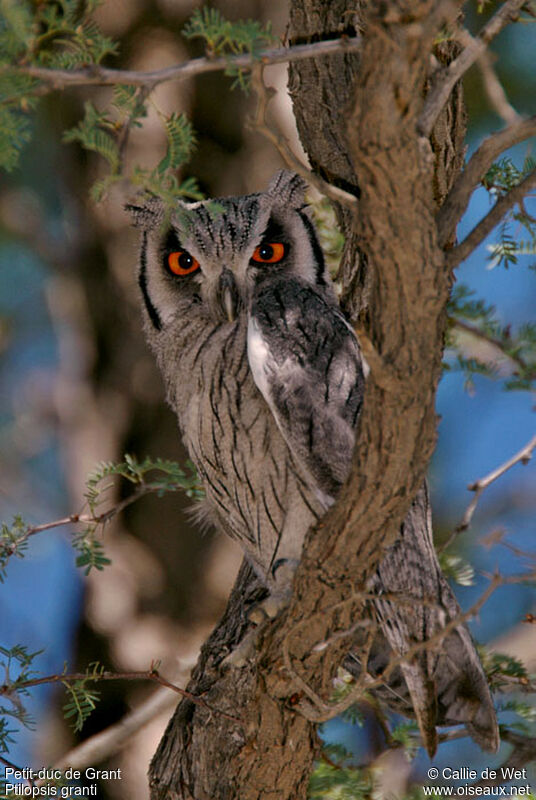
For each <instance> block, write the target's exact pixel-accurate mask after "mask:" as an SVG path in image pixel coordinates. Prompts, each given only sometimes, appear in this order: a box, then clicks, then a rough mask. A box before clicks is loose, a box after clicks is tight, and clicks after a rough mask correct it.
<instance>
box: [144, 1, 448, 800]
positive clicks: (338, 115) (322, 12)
mask: <svg viewBox="0 0 536 800" xmlns="http://www.w3.org/2000/svg"><path fill="white" fill-rule="evenodd" d="M441 7H442V6H441V3H434V2H432V1H431V0H421V1H420V2H414V3H411V4H409V5H407V4H405V3H404V2H402V0H399V2H394V1H393V0H390V2H386V3H383V4H376V3H372V2H369V3H364V4H362V6H361V8H359V7H357V6H356V4H355V2H354V3H351V2H350V1H349V0H337V2H333V3H329V4H326V3H324V2H322V0H293V2H292V3H291V39H292V41H300V40H303V39H306V40H309V39H313V40H314V39H321V38H334V37H336V36H338V35H340V33H341V31H343V32H350V33H353V32H355V31H358V32H359V33H360V34H361V36H362V40H363V41H362V49H361V52H360V55H359V58H358V59H356V58H355V57H353V56H349V55H337V56H331V57H329V58H326V57H323V58H319V59H314V60H311V61H307V62H302V63H300V64H299V65H298V64H296V65H293V66H292V68H291V70H290V91H291V94H292V98H293V102H294V107H295V112H296V118H297V122H298V128H299V131H300V135H301V138H302V141H303V143H304V146H305V148H306V150H307V152H308V153H309V155H310V159H311V164H312V167H313V169H314V170H315V171H316V172H318V173H319V174H320V175H322V176H323V177H324V178H325V179H327V180H329V181H331V182H333V183H335V184H337V185H339V186H341V187H342V188H344V189H345V190H346V191H349V192H351V193H352V194H354V195H356V196H359V208H358V212H357V214H356V215H355V218H354V217H353V216H352V214H351V213H350V211H349V210H348V209H347V208H339V209H338V216H339V220H340V222H341V225H342V228H343V230H344V232H345V234H346V236H347V244H346V249H345V254H344V258H343V263H342V265H341V271H340V275H341V279H342V283H343V306H344V309H345V310H346V312H347V313H348V315H349V317H350V318H352V319H353V320H354V321H356V324H357V325H358V333H359V336H360V339H361V344H362V347H363V350H364V353H365V357H366V358H367V360H368V363H369V365H370V367H371V374H370V376H369V379H368V382H367V389H366V396H365V402H364V408H363V411H362V415H361V420H360V424H359V428H358V432H357V442H356V449H355V457H354V467H353V472H352V475H351V477H350V479H349V481H348V482H347V484H346V485H345V486H344V487H343V490H342V491H341V494H340V496H339V498H338V500H337V503H336V505H335V506H334V507H333V508H332V509H331V510H330V512H329V513H328V515H327V517H326V518H325V519H324V520H323V522H322V524H321V525H319V526H317V529H316V530H313V531H310V532H309V534H308V536H307V539H306V542H305V546H304V555H303V558H302V563H301V564H300V567H299V569H298V572H297V574H296V580H295V587H294V595H293V598H292V601H291V603H290V605H289V606H288V608H287V609H286V610H285V611H284V612H283V614H281V615H280V616H279V617H278V618H277V619H276V620H275V621H274V622H272V623H270V624H268V625H265V626H264V627H263V628H262V630H261V631H260V636H259V640H258V642H257V649H258V657H257V660H256V663H252V662H251V661H250V662H248V663H247V664H246V665H245V666H242V667H238V666H232V665H222V661H223V658H224V657H225V655H226V654H227V653H228V652H230V651H231V650H232V649H233V648H234V647H235V645H236V644H237V643H238V642H239V641H240V640H241V639H242V638H243V636H244V635H247V633H248V630H249V624H248V621H247V617H246V613H245V609H246V608H247V606H248V604H249V603H251V602H252V600H253V599H254V598H255V597H258V596H259V593H260V592H261V591H262V589H261V587H259V586H258V585H257V584H256V582H255V581H254V579H253V578H252V575H251V573H250V572H249V570H248V569H247V568H246V567H243V569H242V571H241V574H240V576H239V579H238V581H237V584H236V586H235V588H234V590H233V594H232V597H231V600H230V603H229V607H228V609H227V612H226V614H225V616H224V618H223V619H222V621H221V623H220V624H219V626H218V627H217V629H216V630H215V632H214V633H213V634H212V636H211V637H210V639H209V641H208V642H207V644H206V645H205V647H204V649H203V653H202V655H201V659H200V662H199V664H198V666H197V668H196V670H195V672H194V675H193V677H192V681H191V682H190V684H189V686H188V689H189V691H190V692H192V693H194V694H201V693H203V700H204V701H206V703H207V704H209V705H210V706H211V709H212V710H209V709H207V708H206V707H205V706H203V705H199V704H196V705H194V704H193V703H192V702H190V701H183V702H181V704H180V705H179V708H178V709H177V712H176V714H175V716H174V717H173V719H172V720H171V722H170V724H169V727H168V730H167V731H166V734H165V736H164V739H163V740H162V742H161V744H160V746H159V749H158V751H157V753H156V755H155V757H154V760H153V763H152V765H151V773H150V782H151V790H152V798H153V800H156V799H157V798H158V800H164V799H165V800H178V799H179V798H180V800H192V799H193V798H195V800H209V798H210V800H215V798H221V799H222V800H223V799H224V798H225V800H231V798H237V799H238V798H240V800H254V799H260V798H263V800H267V798H273V800H276V798H277V800H285V798H288V799H289V800H290V798H292V800H302V799H303V798H305V797H306V795H307V785H308V779H309V775H310V773H311V770H312V766H313V761H314V758H315V755H316V753H317V747H318V745H317V739H316V732H315V729H316V723H317V722H318V721H320V720H323V719H327V718H329V716H331V715H333V709H332V708H330V703H329V699H330V696H331V694H332V691H333V684H332V681H333V676H334V674H335V672H336V669H337V667H338V665H339V664H341V663H342V662H343V660H344V656H345V654H346V652H347V650H348V646H349V645H348V632H349V630H350V629H352V627H355V620H356V619H357V620H358V619H360V618H361V616H360V615H361V614H362V608H363V597H362V593H363V587H364V586H365V582H366V579H367V577H368V576H369V575H370V574H371V573H372V571H373V570H374V569H375V567H376V565H377V563H378V561H379V559H380V557H381V553H382V548H383V547H385V546H386V545H387V544H388V543H389V542H391V541H392V540H393V539H394V537H395V536H396V533H397V531H398V530H399V527H400V524H401V521H402V519H403V518H404V516H405V514H406V512H407V510H408V508H409V505H410V502H411V500H412V498H413V497H414V496H415V495H416V493H417V491H418V489H419V486H420V485H421V483H422V481H423V478H424V473H425V470H426V467H427V464H428V461H429V459H430V456H431V454H432V451H433V448H434V445H435V438H436V418H435V411H434V400H435V391H436V387H437V382H438V380H439V375H440V369H441V357H442V350H443V336H444V328H445V319H446V313H445V308H446V303H447V299H448V295H449V288H450V283H451V275H450V272H449V270H448V268H447V267H446V264H445V259H444V254H443V253H442V251H441V250H440V249H439V247H438V244H437V232H436V222H435V215H436V212H437V208H438V206H439V204H440V203H441V201H442V199H443V198H444V196H445V191H446V188H447V187H448V185H450V183H451V182H452V180H453V177H454V176H455V174H456V172H457V170H459V168H460V165H461V161H462V158H463V152H462V147H461V142H462V140H463V133H464V128H463V113H462V110H461V99H460V96H459V92H458V91H457V90H456V91H455V93H454V94H453V99H452V101H451V105H450V107H449V109H447V110H446V111H445V112H443V114H442V116H441V118H440V120H439V122H438V124H437V125H436V128H435V131H434V134H433V137H432V144H431V143H430V142H429V141H428V140H425V139H423V138H422V137H420V136H419V135H418V133H417V117H418V115H419V112H420V110H421V108H422V103H423V97H424V93H425V88H426V84H427V80H428V78H429V75H428V72H429V64H430V54H431V53H432V51H433V46H434V40H435V38H436V37H437V34H438V31H439V30H440V28H441V27H442V25H443V24H444V23H445V21H446V20H445V16H444V12H443V11H441ZM451 9H452V7H449V10H451ZM446 49H448V48H446ZM440 57H442V58H448V57H449V53H448V52H445V53H444V54H442V55H441V54H440ZM358 187H359V188H358ZM318 645H322V646H320V647H319V646H318ZM230 717H232V718H230Z"/></svg>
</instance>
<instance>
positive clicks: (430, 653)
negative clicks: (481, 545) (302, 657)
mask: <svg viewBox="0 0 536 800" xmlns="http://www.w3.org/2000/svg"><path fill="white" fill-rule="evenodd" d="M371 588H372V590H373V591H374V592H375V593H376V594H377V596H378V597H377V599H376V600H374V601H373V603H371V606H372V612H373V615H374V616H375V617H376V619H377V621H378V624H379V629H380V630H379V634H378V637H377V639H376V641H375V643H374V646H373V648H372V651H371V653H370V656H369V662H368V671H369V673H371V674H373V675H379V674H382V673H384V672H385V671H386V670H387V673H386V683H385V685H384V686H383V687H381V689H379V690H377V691H376V694H377V695H378V696H379V697H380V699H381V700H383V701H385V702H386V703H387V704H388V705H389V706H391V707H392V708H393V709H394V710H396V711H398V712H399V713H403V714H405V715H408V714H409V715H410V716H413V715H414V716H415V717H416V718H417V722H418V724H419V729H420V732H421V736H422V739H423V743H424V745H425V747H426V749H427V751H428V753H429V754H430V756H432V755H434V753H435V751H436V749H437V732H436V726H437V725H458V724H464V725H465V726H466V728H467V731H468V733H469V735H470V736H471V737H472V738H473V739H474V740H475V742H477V744H478V745H479V746H480V747H482V748H483V749H484V750H488V751H491V752H495V751H496V750H497V749H498V746H499V731H498V727H497V720H496V716H495V709H494V707H493V702H492V699H491V694H490V691H489V687H488V682H487V680H486V676H485V674H484V670H483V669H482V665H481V663H480V659H479V657H478V654H477V652H476V650H475V646H474V644H473V641H472V639H471V635H470V633H469V631H468V629H467V627H466V625H465V624H463V623H460V624H457V625H454V624H453V622H454V620H456V619H459V617H460V614H461V611H460V608H459V606H458V603H457V602H456V599H455V598H454V595H453V594H452V591H451V589H450V586H449V585H448V583H447V581H446V580H445V578H444V576H443V574H442V572H441V569H440V567H439V563H438V561H437V556H436V553H435V550H434V546H433V541H432V524H431V514H430V504H429V500H428V492H427V488H426V486H424V487H423V488H422V489H421V491H420V492H419V494H418V495H417V497H416V499H415V501H414V502H413V504H412V506H411V508H410V510H409V512H408V515H407V516H406V519H405V520H404V523H403V525H402V527H401V531H400V536H399V538H398V539H397V540H396V541H395V543H394V544H393V545H392V546H391V547H390V548H389V549H388V550H387V551H386V553H385V556H384V558H383V560H382V561H381V563H380V565H379V567H378V570H377V573H376V574H375V576H374V577H373V579H372V581H371ZM445 628H448V633H445V634H444V635H442V632H443V631H444V630H445ZM380 632H381V633H380ZM406 654H407V656H408V657H407V660H403V661H401V662H400V663H399V664H398V665H397V666H396V667H394V668H393V659H397V657H399V656H404V655H406ZM352 665H353V667H354V668H353V669H352ZM346 666H347V667H348V668H349V669H350V671H352V672H355V671H356V669H355V667H356V666H357V663H356V658H355V657H354V658H353V657H352V656H349V658H348V662H347V664H346Z"/></svg>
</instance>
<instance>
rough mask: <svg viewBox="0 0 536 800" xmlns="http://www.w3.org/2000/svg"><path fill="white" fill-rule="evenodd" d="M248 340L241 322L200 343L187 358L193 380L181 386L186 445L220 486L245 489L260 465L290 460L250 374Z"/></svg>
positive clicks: (244, 326) (178, 390) (213, 334)
mask: <svg viewBox="0 0 536 800" xmlns="http://www.w3.org/2000/svg"><path fill="white" fill-rule="evenodd" d="M246 334H247V329H246V325H245V324H243V323H242V321H239V322H238V323H235V324H234V325H231V324H224V325H221V326H220V327H219V328H217V329H215V330H214V331H212V332H211V333H210V334H209V335H208V336H206V338H203V339H200V340H199V341H198V343H197V344H196V346H195V347H194V348H193V349H192V351H191V353H190V356H189V358H188V361H189V364H188V366H187V369H186V374H188V373H189V375H191V379H190V380H188V381H187V384H188V385H187V386H186V385H184V386H181V387H180V386H177V393H178V394H182V395H183V396H182V398H181V399H182V402H179V405H180V406H181V407H182V412H181V413H180V417H181V427H182V429H183V436H184V438H185V442H186V444H187V446H188V448H189V449H190V452H191V453H192V456H193V457H194V460H196V461H197V462H198V463H199V464H200V465H201V469H203V470H206V471H207V473H212V474H213V475H212V476H213V477H215V478H216V479H218V480H221V481H225V479H226V478H234V477H238V479H239V480H240V481H244V482H246V483H247V481H248V477H249V479H250V480H251V475H252V473H254V472H255V471H256V470H255V464H256V461H257V460H258V459H261V460H264V459H265V458H266V457H268V456H269V455H271V456H275V455H276V454H277V457H278V458H279V459H284V458H285V457H286V451H287V447H286V444H285V442H284V440H283V439H282V437H281V434H280V433H279V430H278V428H277V425H276V424H275V421H274V419H273V417H272V414H271V412H270V410H269V408H268V406H267V404H266V402H265V401H264V398H263V397H262V395H261V394H260V392H259V390H258V389H257V387H256V385H255V382H254V380H253V376H252V374H251V370H250V367H249V362H248V357H247V343H246ZM184 372H185V370H183V374H184Z"/></svg>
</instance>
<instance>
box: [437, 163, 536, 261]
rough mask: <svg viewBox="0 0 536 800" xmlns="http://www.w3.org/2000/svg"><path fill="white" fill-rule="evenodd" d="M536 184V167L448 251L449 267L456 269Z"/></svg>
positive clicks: (446, 256)
mask: <svg viewBox="0 0 536 800" xmlns="http://www.w3.org/2000/svg"><path fill="white" fill-rule="evenodd" d="M535 186H536V169H533V170H532V172H529V174H528V175H527V177H526V178H524V179H523V180H522V181H521V183H518V185H517V186H514V188H513V189H510V191H509V192H507V193H506V194H505V195H503V196H502V197H500V198H499V199H498V200H497V202H496V203H495V205H494V206H493V208H492V209H491V211H489V212H488V213H487V214H486V216H485V217H484V219H482V220H480V222H479V223H478V225H475V227H474V228H473V230H472V231H471V233H469V234H468V236H466V237H465V239H464V240H463V242H461V243H460V244H459V245H458V246H457V247H454V248H453V249H452V250H450V251H449V252H448V253H446V255H445V258H446V261H447V264H448V265H449V267H450V268H451V269H454V267H456V266H458V264H460V263H461V262H462V261H465V259H466V258H468V257H469V256H470V255H471V253H472V252H473V250H475V249H476V248H477V247H478V245H479V244H480V243H481V242H482V241H483V240H484V239H485V238H486V236H488V234H490V233H491V231H492V230H493V229H494V228H495V227H496V226H497V225H498V224H499V222H500V221H501V220H502V219H503V217H504V216H505V215H506V213H507V212H508V211H509V210H510V209H511V208H512V206H515V205H516V204H518V203H520V202H521V201H522V200H523V199H524V198H525V197H526V196H527V195H528V194H529V192H530V191H531V190H532V189H533V188H534V187H535Z"/></svg>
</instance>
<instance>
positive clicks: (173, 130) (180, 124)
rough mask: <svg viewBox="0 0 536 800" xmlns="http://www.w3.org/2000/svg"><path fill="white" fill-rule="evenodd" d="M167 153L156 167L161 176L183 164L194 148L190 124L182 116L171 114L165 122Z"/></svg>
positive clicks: (193, 136) (193, 137)
mask: <svg viewBox="0 0 536 800" xmlns="http://www.w3.org/2000/svg"><path fill="white" fill-rule="evenodd" d="M165 129H166V136H167V152H166V155H165V156H164V158H163V159H162V161H161V162H160V163H159V164H158V166H157V171H158V172H159V173H160V174H161V175H162V174H163V173H164V172H166V171H167V170H174V169H177V168H178V167H180V166H181V165H182V164H184V163H185V162H186V161H188V159H189V158H190V156H191V153H192V150H193V149H194V147H195V143H196V142H195V135H194V131H193V128H192V125H191V123H190V122H189V120H188V119H187V118H186V117H185V115H184V114H172V115H171V116H170V117H168V118H167V119H166V121H165Z"/></svg>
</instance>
